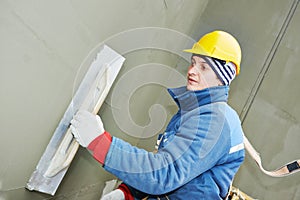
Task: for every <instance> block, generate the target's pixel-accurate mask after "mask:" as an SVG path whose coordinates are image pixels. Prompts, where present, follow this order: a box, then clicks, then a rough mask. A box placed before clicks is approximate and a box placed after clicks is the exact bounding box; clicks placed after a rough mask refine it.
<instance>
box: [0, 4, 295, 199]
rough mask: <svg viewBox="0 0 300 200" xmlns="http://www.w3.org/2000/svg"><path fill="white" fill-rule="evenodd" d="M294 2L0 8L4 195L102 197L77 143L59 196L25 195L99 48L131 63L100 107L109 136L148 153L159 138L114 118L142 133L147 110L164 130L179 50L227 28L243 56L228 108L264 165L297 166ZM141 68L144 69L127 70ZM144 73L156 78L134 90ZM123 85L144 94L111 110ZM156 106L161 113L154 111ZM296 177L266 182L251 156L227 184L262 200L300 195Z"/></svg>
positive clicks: (100, 174) (101, 177) (181, 63)
mask: <svg viewBox="0 0 300 200" xmlns="http://www.w3.org/2000/svg"><path fill="white" fill-rule="evenodd" d="M298 3H299V1H297V0H288V1H280V0H268V1H260V0H255V1H245V0H243V1H241V0H229V1H223V0H211V1H205V0H154V1H147V0H142V1H137V0H126V1H117V0H110V1H7V0H3V1H0V27H1V28H0V41H1V45H0V52H1V53H0V69H1V70H0V95H1V98H0V103H1V104H0V105H1V112H0V163H1V164H0V199H1V200H2V199H13V200H15V199H17V200H18V199H21V200H23V199H24V200H27V199H28V200H29V199H30V200H35V199H36V200H40V199H85V200H87V199H91V200H92V199H99V198H100V196H101V191H102V188H103V186H104V183H105V181H106V180H110V179H113V178H114V177H113V176H111V175H110V174H108V173H107V172H105V171H104V170H103V169H102V168H101V167H100V166H99V165H98V164H97V162H96V161H94V160H93V159H92V158H91V156H90V155H89V153H88V152H87V151H85V149H82V148H80V149H79V152H78V153H77V155H76V157H75V159H74V161H73V162H72V165H71V166H70V168H69V170H68V173H67V174H66V176H65V178H64V180H63V182H62V183H61V185H60V187H59V190H58V191H57V194H56V196H54V197H51V196H49V195H45V194H41V193H37V192H29V191H27V190H25V188H24V186H25V184H26V182H27V180H28V179H29V177H30V175H31V173H32V171H33V170H34V168H35V166H36V164H37V162H38V161H39V159H40V157H41V155H42V153H43V151H44V149H45V148H46V145H47V144H48V142H49V140H50V138H51V136H52V133H53V131H54V130H55V128H56V126H57V124H58V122H59V120H60V119H61V117H62V115H63V113H64V111H65V109H66V107H67V106H68V104H69V103H70V100H71V98H72V94H73V91H74V89H75V88H76V86H77V85H78V80H77V79H76V77H77V76H78V74H77V73H78V71H79V69H80V66H81V65H82V63H84V60H85V58H86V56H87V55H88V54H89V52H90V51H91V50H92V49H93V48H95V47H96V46H97V45H99V44H100V43H103V42H106V43H107V44H109V45H110V46H111V47H113V48H114V49H116V50H117V51H119V52H121V53H122V54H123V56H124V57H126V62H125V63H124V66H123V68H122V70H121V72H120V74H119V76H118V78H117V81H116V83H115V85H114V86H113V88H112V92H111V93H110V94H109V96H108V97H107V99H106V101H105V104H104V105H103V106H102V108H101V110H100V112H99V114H100V115H101V116H102V117H103V121H104V124H105V127H106V129H107V130H109V131H110V132H111V133H112V135H114V136H117V137H121V138H123V139H125V140H127V141H129V142H130V143H132V144H134V145H137V146H139V147H142V148H145V149H147V150H149V151H151V150H152V149H153V143H154V141H155V135H146V136H147V137H146V136H145V135H143V136H145V137H135V136H136V135H134V134H136V132H135V131H136V130H137V129H136V128H133V129H132V130H133V133H134V134H133V135H130V134H128V130H126V129H125V128H126V127H125V128H124V127H123V126H122V125H120V124H118V119H117V118H116V117H115V114H116V113H117V114H118V113H119V114H120V115H121V114H124V113H122V112H123V110H124V107H125V106H128V107H129V110H130V116H131V117H132V120H133V122H134V123H135V126H136V127H142V128H143V127H145V126H146V125H147V124H148V123H149V122H150V117H151V113H150V114H149V111H151V110H152V111H154V112H153V113H154V115H153V116H154V117H156V118H159V117H161V116H163V118H164V119H165V120H166V121H165V122H164V121H163V122H164V123H163V125H162V124H159V127H160V128H161V131H162V130H163V128H164V126H165V123H166V122H167V120H168V119H169V118H170V116H171V115H172V114H173V113H174V112H175V111H176V107H175V106H174V104H173V103H172V101H171V100H170V98H169V97H168V96H167V93H166V92H165V87H166V86H169V85H172V86H173V85H174V86H175V85H180V84H182V83H183V82H184V80H183V79H184V76H185V73H186V67H187V65H188V62H187V60H188V59H189V55H186V54H182V53H180V52H181V49H183V48H189V47H190V45H191V42H192V41H193V40H198V39H199V37H200V36H201V35H203V34H204V33H206V32H208V31H211V30H213V29H223V30H226V31H229V32H231V33H233V34H234V35H235V36H236V37H237V38H238V40H239V42H240V44H241V46H242V49H243V60H242V70H241V75H240V76H238V77H237V78H236V80H235V81H234V82H233V83H232V85H231V90H230V99H229V103H230V104H231V105H232V107H234V108H235V109H236V110H237V112H238V113H239V115H240V117H241V119H242V123H243V128H244V132H245V134H246V135H247V137H248V138H249V140H250V141H251V142H252V143H253V145H254V146H255V148H256V149H257V150H258V151H259V152H260V153H261V156H262V158H263V164H264V166H265V167H266V168H267V169H274V168H276V167H279V166H281V165H282V164H284V163H286V162H288V161H291V160H294V159H298V158H299V157H300V156H299V154H298V151H297V149H298V148H297V147H298V144H299V141H300V135H299V118H300V116H299V112H298V111H299V108H300V105H299V102H298V99H299V94H298V90H299V86H298V76H299V73H300V72H299V69H298V66H299V64H300V61H299V54H300V53H299V45H300V40H299V36H298V35H299V34H298V33H299V27H300V26H299V21H300V15H299V6H298ZM153 27H154V28H153ZM166 35H167V36H168V37H166ZM155 67H161V69H159V70H158V73H155V72H156V71H157V70H156V71H151V69H152V68H153V69H154V68H155ZM137 69H142V72H143V73H140V74H134V73H133V72H135V71H136V70H137ZM155 69H157V68H155ZM163 69H165V70H166V71H163ZM176 72H178V73H179V74H177V73H176ZM180 74H181V75H182V76H180ZM79 75H80V74H79ZM124 77H125V78H124ZM149 77H150V78H153V80H154V81H153V82H152V83H147V84H144V85H143V84H141V82H140V80H147V78H149ZM172 77H176V80H178V81H176V80H173V79H172ZM122 78H124V80H125V82H122V84H123V85H125V86H126V85H128V86H130V85H134V84H137V83H138V84H140V87H138V88H137V89H136V90H135V91H134V92H133V94H132V95H129V96H128V99H129V100H128V102H127V103H124V102H123V103H122V102H121V103H119V104H118V103H115V102H114V98H118V93H116V94H115V93H113V91H114V90H117V89H118V87H119V85H118V83H120V82H118V81H120V80H122ZM164 78H165V79H164ZM163 80H166V81H165V82H163ZM123 89H124V92H129V91H126V87H124V88H123ZM120 94H121V93H120ZM114 95H116V96H114ZM120 96H121V95H120ZM153 104H158V105H160V106H161V107H154V108H153V107H152V108H151V106H152V105H153ZM161 108H164V109H161ZM155 109H157V110H155ZM129 122H130V121H129ZM129 122H128V123H129ZM142 130H144V129H142ZM298 180H299V174H296V175H294V176H292V177H285V178H281V179H278V178H270V177H267V176H265V175H264V174H262V173H261V172H260V171H259V170H258V168H257V167H256V165H255V163H254V162H253V160H251V159H250V158H249V156H247V157H246V160H245V163H244V164H243V166H242V167H241V169H240V171H239V172H238V174H237V176H236V178H235V181H234V185H235V186H237V187H239V188H240V189H241V190H243V191H245V192H246V193H247V194H249V195H251V196H253V197H256V198H258V199H267V200H268V199H274V200H276V199H299V198H300V191H299V181H298ZM145 184H146V183H145Z"/></svg>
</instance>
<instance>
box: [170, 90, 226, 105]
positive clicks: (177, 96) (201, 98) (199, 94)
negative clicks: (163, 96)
mask: <svg viewBox="0 0 300 200" xmlns="http://www.w3.org/2000/svg"><path fill="white" fill-rule="evenodd" d="M168 92H169V93H170V95H171V97H172V98H173V99H174V101H175V102H176V103H177V105H178V107H179V109H181V110H182V111H190V110H193V109H195V108H197V107H199V106H203V105H206V104H210V103H214V102H227V100H228V92H229V87H228V86H216V87H210V88H206V89H203V90H196V91H191V90H187V89H186V86H183V87H179V88H171V89H168Z"/></svg>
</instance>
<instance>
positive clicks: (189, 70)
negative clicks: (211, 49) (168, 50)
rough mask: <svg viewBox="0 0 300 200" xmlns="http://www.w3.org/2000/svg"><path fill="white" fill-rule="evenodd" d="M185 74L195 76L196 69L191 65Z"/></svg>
mask: <svg viewBox="0 0 300 200" xmlns="http://www.w3.org/2000/svg"><path fill="white" fill-rule="evenodd" d="M187 73H188V75H191V74H196V67H195V66H193V65H190V66H189V68H188V72H187Z"/></svg>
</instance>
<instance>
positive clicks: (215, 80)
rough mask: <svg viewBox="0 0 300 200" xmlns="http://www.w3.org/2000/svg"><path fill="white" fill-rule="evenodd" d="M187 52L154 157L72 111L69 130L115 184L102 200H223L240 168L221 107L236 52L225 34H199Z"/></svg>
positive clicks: (234, 131)
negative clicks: (188, 57) (183, 81)
mask: <svg viewBox="0 0 300 200" xmlns="http://www.w3.org/2000/svg"><path fill="white" fill-rule="evenodd" d="M185 52H189V53H192V55H191V64H190V66H189V67H188V71H187V84H186V86H183V87H179V88H173V89H168V92H169V93H170V95H171V97H172V98H173V99H174V101H175V102H176V104H177V105H178V112H177V113H176V114H175V115H174V116H173V117H172V119H171V120H170V122H169V124H168V126H167V128H166V130H165V132H164V133H163V134H160V135H159V139H158V144H157V146H158V150H157V152H156V153H154V152H148V151H146V150H144V149H141V148H137V147H134V146H132V145H130V144H129V143H127V142H125V141H123V140H121V139H119V138H117V137H113V136H111V134H110V133H108V132H107V131H105V128H104V126H103V123H102V120H101V118H100V117H99V116H98V115H94V114H92V113H90V112H88V111H85V110H80V111H78V112H77V113H76V114H75V116H74V117H73V119H72V121H71V131H72V133H73V135H74V137H75V138H76V140H77V141H78V142H79V144H80V145H81V146H83V147H86V148H87V149H88V150H89V151H91V153H92V155H93V157H94V158H95V159H96V160H97V161H98V162H99V163H101V164H102V166H103V168H104V169H105V170H106V171H108V172H110V173H112V174H113V175H115V176H116V177H118V178H119V179H120V180H122V181H123V182H122V184H121V185H120V186H119V188H117V189H116V190H114V191H112V192H111V193H109V194H107V195H106V196H104V197H103V199H106V200H107V199H122V200H124V199H125V200H133V199H144V198H147V199H149V200H150V199H191V200H192V199H209V200H210V199H213V200H216V199H225V198H226V195H227V194H228V192H229V188H230V185H231V183H232V181H233V178H234V176H235V174H236V173H237V171H238V169H239V167H240V165H241V164H242V162H243V161H244V157H245V151H244V145H243V130H242V127H241V122H240V119H239V117H238V115H237V113H236V112H235V111H234V110H233V109H232V108H231V107H230V106H229V105H228V104H227V100H228V93H229V85H230V83H231V81H232V80H233V79H234V78H235V77H236V75H238V74H239V72H240V63H241V49H240V45H239V43H238V42H237V40H236V39H235V38H234V37H233V36H232V35H231V34H229V33H227V32H225V31H220V30H216V31H213V32H210V33H207V34H205V35H204V36H203V37H202V38H200V40H199V41H198V42H197V43H195V44H194V45H193V47H192V48H191V49H188V50H185Z"/></svg>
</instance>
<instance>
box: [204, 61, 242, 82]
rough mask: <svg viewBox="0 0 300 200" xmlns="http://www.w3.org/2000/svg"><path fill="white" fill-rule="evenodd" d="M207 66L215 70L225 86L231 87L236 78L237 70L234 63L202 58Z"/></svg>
mask: <svg viewBox="0 0 300 200" xmlns="http://www.w3.org/2000/svg"><path fill="white" fill-rule="evenodd" d="M201 58H203V59H204V60H205V61H206V62H207V64H209V66H210V67H211V68H212V69H213V70H214V72H215V73H216V74H217V76H218V78H219V79H220V80H221V81H222V83H223V84H224V85H229V84H230V83H231V81H232V80H233V79H234V78H235V76H236V68H235V65H234V64H233V63H232V62H227V63H226V61H224V60H220V59H217V58H212V57H208V56H201Z"/></svg>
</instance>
